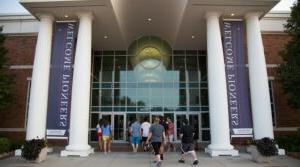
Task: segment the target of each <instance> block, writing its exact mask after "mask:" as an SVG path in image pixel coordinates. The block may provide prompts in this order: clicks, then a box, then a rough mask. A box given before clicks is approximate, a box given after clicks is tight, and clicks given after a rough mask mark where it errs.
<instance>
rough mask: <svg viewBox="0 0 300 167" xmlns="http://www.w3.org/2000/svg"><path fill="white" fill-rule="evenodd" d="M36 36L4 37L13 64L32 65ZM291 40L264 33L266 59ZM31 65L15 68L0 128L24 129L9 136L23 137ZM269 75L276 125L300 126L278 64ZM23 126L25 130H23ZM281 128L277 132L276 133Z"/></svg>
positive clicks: (271, 58)
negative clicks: (11, 96) (10, 98)
mask: <svg viewBox="0 0 300 167" xmlns="http://www.w3.org/2000/svg"><path fill="white" fill-rule="evenodd" d="M36 40H37V39H36V36H35V35H33V36H8V37H7V39H6V41H5V47H6V48H8V50H9V53H8V55H7V56H8V58H9V64H10V65H32V64H33V58H34V51H35V44H36ZM288 40H289V37H288V36H287V35H286V34H263V43H264V47H265V56H266V62H267V64H269V65H274V64H280V63H282V59H281V58H280V56H279V51H280V50H281V49H282V48H283V45H284V44H285V43H286V42H287V41H288ZM31 71H32V69H31V68H30V69H12V70H11V72H12V74H13V75H14V76H15V82H16V85H15V88H14V89H15V90H14V93H15V94H14V95H15V102H14V105H13V106H12V107H10V108H8V109H6V110H5V111H1V112H0V114H1V117H0V128H17V129H19V130H20V129H21V132H17V131H16V132H0V134H1V133H2V134H3V133H4V135H6V136H10V137H14V138H18V139H24V137H25V132H24V128H25V127H24V125H25V122H24V121H25V114H26V99H27V89H28V80H27V78H30V77H31ZM268 74H269V76H272V77H274V78H275V80H274V81H273V86H274V98H275V107H276V118H277V120H276V122H277V125H276V127H300V120H299V118H300V111H299V110H293V109H291V108H289V107H288V106H287V103H286V96H285V95H284V94H283V91H282V89H281V87H280V84H279V83H278V81H277V80H276V67H269V68H268ZM22 129H23V131H22ZM277 133H280V132H275V134H277Z"/></svg>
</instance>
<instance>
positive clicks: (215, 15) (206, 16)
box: [205, 11, 221, 19]
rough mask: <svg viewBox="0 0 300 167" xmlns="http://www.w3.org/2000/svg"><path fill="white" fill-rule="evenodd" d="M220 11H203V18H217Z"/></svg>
mask: <svg viewBox="0 0 300 167" xmlns="http://www.w3.org/2000/svg"><path fill="white" fill-rule="evenodd" d="M220 15H221V14H220V13H219V12H214V11H211V12H206V13H205V18H206V19H208V18H210V17H216V18H219V17H220Z"/></svg>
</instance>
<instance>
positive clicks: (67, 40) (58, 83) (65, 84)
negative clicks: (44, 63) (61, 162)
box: [47, 22, 77, 139]
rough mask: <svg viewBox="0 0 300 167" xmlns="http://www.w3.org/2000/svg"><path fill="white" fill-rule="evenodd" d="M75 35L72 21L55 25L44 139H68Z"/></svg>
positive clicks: (75, 25)
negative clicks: (45, 136) (45, 135)
mask: <svg viewBox="0 0 300 167" xmlns="http://www.w3.org/2000/svg"><path fill="white" fill-rule="evenodd" d="M76 37H77V23H76V22H57V23H56V24H55V30H54V36H53V44H52V56H51V69H50V82H49V97H48V114H47V138H48V139H51V138H52V139H66V138H68V130H69V124H70V121H69V120H70V111H71V109H70V108H71V93H72V79H73V62H74V61H73V60H74V55H75V53H74V52H75V38H76Z"/></svg>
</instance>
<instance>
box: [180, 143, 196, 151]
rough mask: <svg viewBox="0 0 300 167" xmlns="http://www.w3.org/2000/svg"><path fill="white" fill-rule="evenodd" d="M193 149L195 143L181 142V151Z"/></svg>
mask: <svg viewBox="0 0 300 167" xmlns="http://www.w3.org/2000/svg"><path fill="white" fill-rule="evenodd" d="M193 150H195V145H194V144H193V143H181V153H187V152H189V151H193Z"/></svg>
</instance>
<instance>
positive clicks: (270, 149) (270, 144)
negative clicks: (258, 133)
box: [253, 137, 278, 157]
mask: <svg viewBox="0 0 300 167" xmlns="http://www.w3.org/2000/svg"><path fill="white" fill-rule="evenodd" d="M253 144H254V145H256V147H257V150H258V151H259V152H260V153H261V155H264V156H267V157H268V156H274V155H276V154H277V152H278V150H277V148H276V143H275V140H273V139H270V138H268V137H264V138H262V139H260V140H254V143H253Z"/></svg>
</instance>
